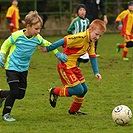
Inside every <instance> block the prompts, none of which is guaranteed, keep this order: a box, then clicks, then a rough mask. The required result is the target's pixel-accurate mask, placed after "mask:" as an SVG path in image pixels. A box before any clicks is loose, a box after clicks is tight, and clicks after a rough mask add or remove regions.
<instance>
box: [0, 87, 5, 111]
mask: <svg viewBox="0 0 133 133" xmlns="http://www.w3.org/2000/svg"><path fill="white" fill-rule="evenodd" d="M1 91H2V90H1V89H0V92H1ZM4 100H5V98H1V97H0V108H1V107H2V103H3V101H4Z"/></svg>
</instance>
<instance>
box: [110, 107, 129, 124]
mask: <svg viewBox="0 0 133 133" xmlns="http://www.w3.org/2000/svg"><path fill="white" fill-rule="evenodd" d="M112 119H113V120H114V122H115V123H117V124H118V125H126V124H128V123H129V121H131V119H132V112H131V110H130V109H129V108H128V107H127V106H125V105H119V106H117V107H115V108H114V109H113V111H112Z"/></svg>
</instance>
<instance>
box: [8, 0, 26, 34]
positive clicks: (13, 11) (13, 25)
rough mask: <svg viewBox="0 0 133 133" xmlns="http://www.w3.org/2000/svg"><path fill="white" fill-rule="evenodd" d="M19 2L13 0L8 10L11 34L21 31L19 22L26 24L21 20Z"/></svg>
mask: <svg viewBox="0 0 133 133" xmlns="http://www.w3.org/2000/svg"><path fill="white" fill-rule="evenodd" d="M17 6H18V0H12V5H11V6H10V7H9V8H8V10H7V13H6V18H7V21H8V23H9V29H10V33H13V32H15V31H17V30H18V29H19V22H21V23H23V24H25V22H24V21H23V20H21V19H20V16H19V9H18V7H17Z"/></svg>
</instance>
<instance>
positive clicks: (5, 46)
mask: <svg viewBox="0 0 133 133" xmlns="http://www.w3.org/2000/svg"><path fill="white" fill-rule="evenodd" d="M11 45H12V42H11V39H10V37H8V38H7V39H6V40H5V41H4V43H3V44H2V46H1V50H0V53H2V54H6V52H7V50H8V49H9V47H10V46H11Z"/></svg>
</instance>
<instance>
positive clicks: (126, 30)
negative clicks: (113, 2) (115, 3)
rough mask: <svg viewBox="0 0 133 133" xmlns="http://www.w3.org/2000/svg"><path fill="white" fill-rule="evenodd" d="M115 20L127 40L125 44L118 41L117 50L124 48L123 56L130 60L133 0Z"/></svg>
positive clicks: (132, 32) (132, 39) (132, 42)
mask: <svg viewBox="0 0 133 133" xmlns="http://www.w3.org/2000/svg"><path fill="white" fill-rule="evenodd" d="M115 21H116V23H117V24H118V29H119V30H120V31H121V35H122V36H123V37H124V42H125V44H119V43H117V44H116V51H117V52H119V51H120V49H121V48H123V53H122V58H123V60H129V58H127V53H128V48H131V47H133V1H130V2H129V3H128V9H127V10H124V11H122V12H121V13H120V14H119V15H118V16H117V18H116V20H115Z"/></svg>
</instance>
